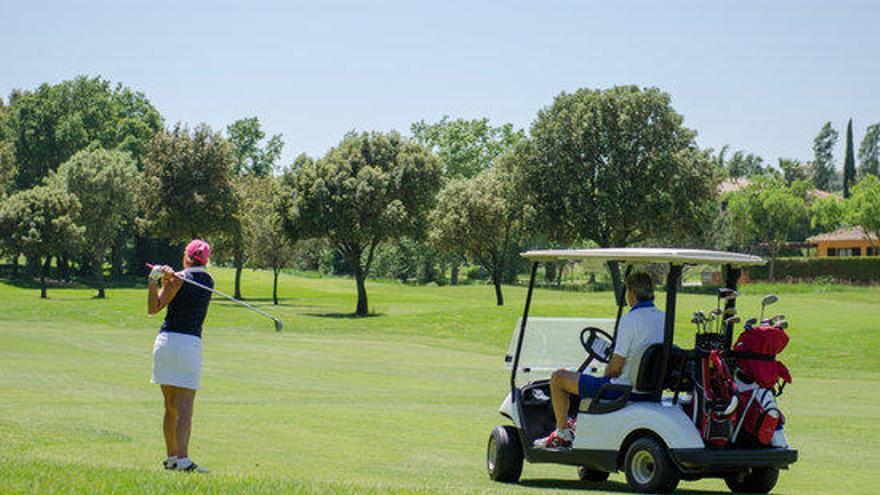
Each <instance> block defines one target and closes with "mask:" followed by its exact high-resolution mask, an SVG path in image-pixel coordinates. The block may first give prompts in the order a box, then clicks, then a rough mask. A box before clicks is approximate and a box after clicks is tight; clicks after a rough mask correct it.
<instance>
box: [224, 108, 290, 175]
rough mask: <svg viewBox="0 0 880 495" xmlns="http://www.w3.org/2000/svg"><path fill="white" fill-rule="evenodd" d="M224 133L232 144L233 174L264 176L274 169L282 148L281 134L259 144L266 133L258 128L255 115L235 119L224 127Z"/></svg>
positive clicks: (258, 122)
mask: <svg viewBox="0 0 880 495" xmlns="http://www.w3.org/2000/svg"><path fill="white" fill-rule="evenodd" d="M226 134H227V135H228V136H229V143H230V144H231V145H232V154H233V171H234V173H235V175H237V176H242V175H256V176H257V177H265V176H267V175H270V174H271V173H272V172H273V171H274V170H275V163H276V162H277V161H278V158H280V157H281V151H282V150H283V149H284V140H283V139H282V137H281V134H276V135H274V136H272V137H271V138H269V140H268V141H267V142H266V143H265V144H264V145H262V146H261V145H260V142H261V141H262V140H263V139H264V138H265V137H266V133H265V132H263V130H262V129H261V128H260V121H259V120H258V119H257V117H251V118H248V119H239V120H236V121H235V122H233V123H232V124H230V125H229V127H227V128H226Z"/></svg>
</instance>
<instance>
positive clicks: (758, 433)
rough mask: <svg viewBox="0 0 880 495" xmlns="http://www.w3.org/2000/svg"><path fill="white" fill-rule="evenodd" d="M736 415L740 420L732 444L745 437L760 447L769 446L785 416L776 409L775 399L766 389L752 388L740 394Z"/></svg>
mask: <svg viewBox="0 0 880 495" xmlns="http://www.w3.org/2000/svg"><path fill="white" fill-rule="evenodd" d="M737 415H738V416H739V417H740V420H739V424H737V426H736V430H735V431H734V433H733V436H732V441H733V442H737V441H738V440H745V438H742V437H745V436H747V437H748V438H749V439H752V440H755V441H757V442H758V443H759V444H761V445H770V442H771V440H772V439H773V434H774V433H775V432H776V430H777V429H780V428H781V427H782V425H783V424H784V423H785V416H784V415H783V414H782V411H780V410H779V409H778V408H777V407H776V397H775V395H774V393H773V391H772V390H770V389H768V388H758V387H753V388H751V389H749V390H745V391H743V392H740V394H739V405H738V407H737ZM743 433H745V435H743ZM741 435H742V437H741Z"/></svg>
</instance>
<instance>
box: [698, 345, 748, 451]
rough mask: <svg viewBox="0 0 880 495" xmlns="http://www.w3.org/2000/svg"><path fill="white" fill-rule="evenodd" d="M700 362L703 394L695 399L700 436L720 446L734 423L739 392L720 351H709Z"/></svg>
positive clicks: (727, 440)
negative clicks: (699, 405)
mask: <svg viewBox="0 0 880 495" xmlns="http://www.w3.org/2000/svg"><path fill="white" fill-rule="evenodd" d="M700 364H701V374H702V387H701V388H702V395H703V396H702V397H701V398H700V400H699V402H700V404H701V405H702V408H701V409H702V410H701V411H700V412H701V419H700V435H701V436H702V437H703V440H705V441H706V442H707V443H708V444H709V445H711V446H714V447H724V446H725V445H727V444H728V442H730V439H731V437H732V436H733V433H734V426H735V425H736V424H737V417H738V416H737V409H738V407H737V406H738V404H739V398H738V395H739V392H738V390H737V386H736V382H735V381H734V380H733V376H732V375H731V374H730V370H729V369H728V368H727V364H726V363H725V362H724V360H723V359H721V352H720V351H718V350H712V351H710V352H709V353H708V354H707V355H706V356H705V357H703V358H702V359H701V363H700Z"/></svg>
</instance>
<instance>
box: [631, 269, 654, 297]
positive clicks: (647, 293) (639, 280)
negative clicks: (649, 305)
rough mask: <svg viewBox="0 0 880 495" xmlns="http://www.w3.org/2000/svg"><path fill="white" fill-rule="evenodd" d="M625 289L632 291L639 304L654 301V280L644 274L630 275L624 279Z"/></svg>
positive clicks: (635, 273)
mask: <svg viewBox="0 0 880 495" xmlns="http://www.w3.org/2000/svg"><path fill="white" fill-rule="evenodd" d="M625 284H626V288H627V289H629V290H631V291H633V294H635V296H636V300H638V301H639V302H643V301H653V300H654V279H652V278H651V276H650V275H648V274H647V273H645V272H634V273H630V274H629V276H628V277H626V282H625Z"/></svg>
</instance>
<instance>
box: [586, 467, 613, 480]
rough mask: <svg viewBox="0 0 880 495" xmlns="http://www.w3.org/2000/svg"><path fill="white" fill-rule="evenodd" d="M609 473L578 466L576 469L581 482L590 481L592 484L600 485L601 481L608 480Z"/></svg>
mask: <svg viewBox="0 0 880 495" xmlns="http://www.w3.org/2000/svg"><path fill="white" fill-rule="evenodd" d="M610 474H611V473H609V472H607V471H598V470H596V469H590V468H588V467H584V466H579V467H578V478H580V479H581V481H590V482H592V483H602V482H603V481H607V480H608V476H609V475H610Z"/></svg>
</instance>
